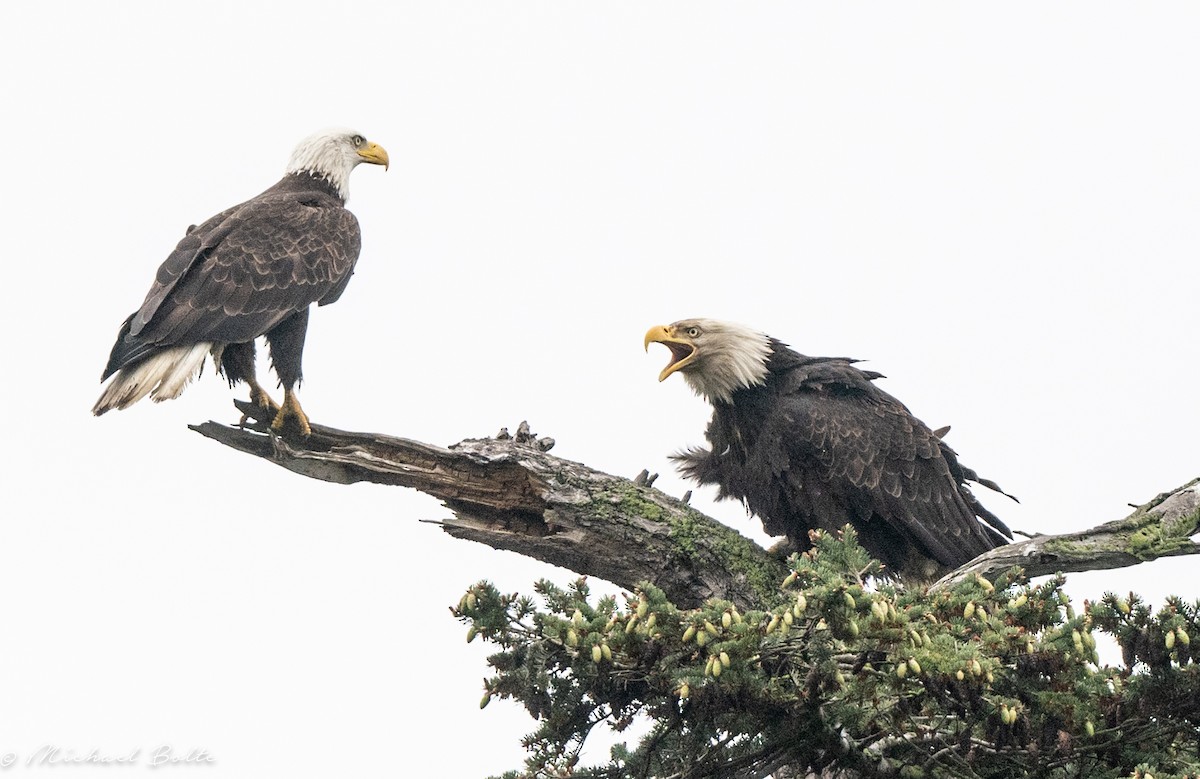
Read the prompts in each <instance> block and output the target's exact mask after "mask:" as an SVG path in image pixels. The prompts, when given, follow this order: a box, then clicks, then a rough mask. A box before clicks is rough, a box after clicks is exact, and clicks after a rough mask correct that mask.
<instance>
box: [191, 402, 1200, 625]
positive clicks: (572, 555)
mask: <svg viewBox="0 0 1200 779" xmlns="http://www.w3.org/2000/svg"><path fill="white" fill-rule="evenodd" d="M237 405H238V408H239V409H240V410H241V411H242V412H243V413H244V414H246V416H247V421H246V422H245V424H243V425H242V426H236V427H235V426H229V425H222V424H219V423H217V422H205V423H204V424H201V425H193V426H192V429H193V430H195V431H197V432H199V433H201V434H202V435H204V436H207V437H208V438H211V439H213V440H215V441H218V442H220V443H222V444H225V445H226V446H230V447H232V448H234V449H237V450H239V451H242V452H246V453H248V454H253V455H255V456H258V457H262V458H264V459H267V460H269V461H271V462H273V463H275V464H277V465H279V466H281V467H284V468H287V469H288V470H291V471H294V472H296V473H299V474H301V475H303V476H307V477H309V478H314V479H320V480H323V481H329V482H335V483H338V484H350V483H353V482H358V481H370V482H375V483H378V484H390V485H397V486H403V487H411V488H413V489H416V490H420V491H421V492H424V493H427V494H429V495H432V496H433V497H435V498H438V499H439V500H441V501H443V503H444V504H445V505H446V507H447V508H448V509H449V510H450V512H451V513H452V516H451V517H450V518H448V519H445V520H443V521H442V522H441V527H442V529H443V530H444V531H445V532H447V533H449V534H450V535H452V536H454V537H455V538H464V539H469V540H472V541H478V542H480V543H483V544H487V545H488V546H491V547H494V548H496V549H507V550H510V551H513V552H517V553H519V554H522V555H525V556H527V557H531V558H534V559H537V560H542V561H545V562H548V563H552V564H554V565H559V566H562V567H564V568H568V569H570V570H572V571H576V572H578V573H581V574H586V575H591V576H597V577H599V578H602V579H605V580H607V581H610V582H612V583H614V584H616V585H618V586H620V587H623V588H626V589H628V590H630V591H632V590H634V589H636V587H637V586H638V585H639V584H640V583H641V582H643V581H648V582H651V583H653V584H654V585H656V586H657V587H659V588H661V589H662V590H663V591H664V592H665V593H666V594H667V596H668V597H669V598H670V599H671V601H672V602H674V603H675V604H676V605H678V606H679V607H681V608H692V607H695V606H698V605H700V604H701V603H703V602H704V601H705V600H708V599H710V598H719V599H724V600H729V601H732V602H733V603H735V604H737V605H738V607H739V608H741V609H743V610H745V609H750V608H761V607H762V605H763V604H765V603H768V602H770V601H771V600H772V596H773V595H774V594H775V593H776V592H777V591H778V588H779V586H780V583H781V582H782V581H783V579H784V577H785V576H786V575H787V573H788V569H787V567H786V566H785V564H784V561H783V560H782V559H780V557H779V556H778V555H775V554H772V553H771V552H769V551H768V550H766V549H763V548H762V547H761V546H759V545H757V544H755V543H754V542H752V541H750V540H749V539H747V538H745V537H744V536H742V535H740V534H738V533H737V532H735V531H734V530H732V529H730V528H728V527H726V526H725V525H723V524H721V523H720V522H717V521H716V520H714V519H712V518H711V517H708V516H706V515H704V514H702V513H701V512H699V511H696V510H695V509H693V508H692V507H690V506H688V505H687V503H686V500H679V499H676V498H673V497H671V496H668V495H666V494H664V493H662V492H660V491H659V490H656V489H654V487H653V481H654V477H652V476H649V475H647V474H646V473H645V472H643V473H642V474H641V475H640V476H639V477H637V478H634V479H627V478H624V477H621V476H613V475H611V474H606V473H601V472H600V471H596V470H594V469H592V468H589V467H587V466H586V465H583V464H582V463H577V462H572V461H570V460H564V459H561V458H558V457H555V456H553V455H550V454H548V451H549V449H550V448H551V447H552V446H553V443H554V442H553V440H552V439H549V438H538V437H537V436H535V435H533V434H532V433H530V432H529V430H528V426H527V425H525V423H522V424H521V427H520V429H518V431H517V434H516V435H515V436H512V435H509V434H508V433H507V431H502V432H501V434H500V435H499V436H497V437H495V438H483V439H467V440H464V441H462V442H460V443H458V444H454V445H453V446H450V447H448V448H444V447H440V446H435V445H432V444H425V443H421V442H418V441H412V440H410V439H407V438H397V437H393V436H387V435H381V434H377V433H351V432H347V431H344V430H336V429H334V428H330V427H324V426H321V425H313V428H312V435H311V436H309V437H308V438H306V439H284V438H280V437H277V436H274V435H272V434H271V433H270V431H269V429H268V426H267V425H268V423H269V422H264V421H262V420H258V419H257V418H256V417H255V415H256V414H257V413H260V412H259V409H257V408H256V407H255V406H252V405H250V404H248V403H243V402H238V403H237ZM1198 532H1200V479H1196V480H1193V481H1191V482H1189V483H1188V484H1185V485H1183V486H1182V487H1179V488H1177V489H1175V490H1171V491H1170V492H1166V493H1163V494H1162V495H1159V496H1158V497H1156V498H1155V499H1153V500H1151V501H1149V502H1148V503H1146V504H1145V505H1143V506H1140V507H1138V508H1137V510H1135V511H1134V512H1133V513H1132V514H1130V515H1129V516H1128V517H1126V518H1125V519H1122V520H1117V521H1115V522H1109V523H1106V524H1103V525H1100V526H1098V527H1095V528H1091V529H1089V530H1084V531H1080V532H1077V533H1068V534H1064V535H1057V536H1036V537H1034V538H1031V539H1029V540H1027V541H1022V542H1019V543H1015V544H1010V545H1008V546H1004V547H1000V548H998V549H994V550H992V551H991V552H989V553H987V554H985V555H982V556H980V557H979V558H977V559H976V560H974V561H972V562H971V563H968V564H967V565H966V566H963V567H962V568H960V569H958V570H957V571H954V572H952V573H950V574H948V575H947V576H946V577H944V578H943V579H942V580H940V581H939V582H937V583H936V584H935V585H934V587H935V588H936V587H945V586H948V585H949V584H951V583H953V582H955V581H959V580H961V579H963V578H965V577H968V576H973V575H975V574H976V573H978V574H980V575H982V576H984V577H987V578H990V579H995V578H996V577H998V576H999V575H1000V574H1001V573H1003V572H1004V571H1006V570H1008V569H1009V568H1011V567H1012V566H1014V565H1015V566H1021V567H1022V568H1024V569H1025V572H1026V574H1027V575H1029V576H1031V577H1032V576H1039V575H1044V574H1053V573H1058V572H1062V573H1070V572H1073V571H1090V570H1099V569H1108V568H1120V567H1124V566H1129V565H1136V564H1138V563H1141V562H1145V561H1148V560H1154V559H1156V558H1158V557H1167V556H1175V555H1185V554H1196V553H1200V543H1197V542H1196V541H1193V540H1192V539H1191V536H1193V535H1196V534H1197V533H1198Z"/></svg>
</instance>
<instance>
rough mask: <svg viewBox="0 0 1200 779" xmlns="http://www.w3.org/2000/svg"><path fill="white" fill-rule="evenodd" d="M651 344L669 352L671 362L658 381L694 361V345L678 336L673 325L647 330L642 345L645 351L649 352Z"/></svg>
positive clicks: (659, 375)
mask: <svg viewBox="0 0 1200 779" xmlns="http://www.w3.org/2000/svg"><path fill="white" fill-rule="evenodd" d="M652 343H659V344H662V345H663V346H666V347H667V348H668V349H670V350H671V361H670V362H669V363H667V367H665V368H663V369H662V373H660V374H658V380H659V381H662V380H663V379H665V378H667V377H668V376H670V375H671V374H672V373H674V372H675V371H677V370H680V369H681V368H684V367H685V366H687V365H689V364H690V363H691V362H692V361H693V360H694V359H696V345H695V344H693V343H692V342H691V341H689V340H688V339H687V337H686V336H683V335H680V334H679V332H678V331H677V329H676V327H675V326H674V325H655V326H654V327H652V328H650V329H649V330H647V331H646V341H645V344H644V346H645V347H646V351H650V344H652Z"/></svg>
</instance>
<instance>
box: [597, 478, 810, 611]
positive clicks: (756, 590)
mask: <svg viewBox="0 0 1200 779" xmlns="http://www.w3.org/2000/svg"><path fill="white" fill-rule="evenodd" d="M664 504H666V505H664ZM590 510H591V512H592V513H594V515H595V516H597V517H599V518H601V519H602V520H604V521H606V522H613V521H628V520H627V519H623V518H628V517H640V518H642V519H644V520H646V521H647V522H649V523H654V524H660V525H662V526H664V527H665V528H666V530H667V534H668V536H669V538H670V546H669V551H668V554H670V555H671V557H672V558H673V559H672V562H671V565H672V566H673V567H675V568H689V569H693V570H704V569H706V568H711V569H716V570H722V571H726V572H728V573H729V574H731V576H732V577H733V578H735V579H737V580H738V581H739V582H740V584H741V587H740V589H742V590H745V592H746V594H747V595H748V596H749V598H750V599H752V600H753V601H756V602H762V603H766V602H769V601H770V599H771V598H772V597H773V596H775V595H776V594H777V593H778V589H779V581H780V579H782V577H783V576H786V575H787V572H788V569H787V566H786V565H785V563H784V561H783V560H782V559H780V558H779V557H777V556H775V555H772V554H770V553H767V552H765V551H764V550H763V548H762V547H760V546H759V545H758V544H756V543H754V542H753V541H751V540H750V539H749V538H746V537H745V536H743V535H742V534H740V533H738V532H737V531H736V530H734V529H732V528H730V527H727V526H725V525H722V524H721V523H719V522H716V521H715V520H713V519H712V518H710V517H708V516H707V515H705V514H703V513H701V512H699V511H696V510H695V509H693V508H691V507H690V506H688V505H687V504H685V503H683V502H682V501H679V500H676V499H674V498H671V497H669V496H667V495H664V494H663V493H661V492H659V491H658V490H653V489H651V488H649V487H643V486H640V485H637V484H634V483H633V482H627V481H616V480H614V481H612V482H611V483H609V484H608V485H607V486H606V488H605V489H604V490H602V491H599V492H597V493H595V494H594V495H593V496H592V502H591V506H590Z"/></svg>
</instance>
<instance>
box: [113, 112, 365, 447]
mask: <svg viewBox="0 0 1200 779" xmlns="http://www.w3.org/2000/svg"><path fill="white" fill-rule="evenodd" d="M361 162H369V163H372V164H374V165H383V166H384V167H385V168H386V167H387V165H388V156H387V152H386V151H384V150H383V148H382V147H381V146H379V145H378V144H375V143H371V142H369V141H368V140H367V139H366V138H364V137H363V136H362V135H360V134H359V133H356V132H354V131H352V130H340V129H339V130H326V131H324V132H319V133H316V134H315V135H312V136H309V137H308V138H306V139H304V140H303V141H301V142H300V144H299V145H298V146H297V147H296V150H295V151H294V152H292V157H291V160H289V162H288V165H287V170H286V173H285V174H284V176H283V178H282V179H280V181H279V182H278V183H277V184H275V185H274V186H273V187H271V188H270V189H268V190H267V191H265V192H263V193H262V194H260V195H258V196H256V197H253V198H251V199H250V200H247V201H246V202H245V203H242V204H240V205H236V206H234V207H233V208H230V209H227V210H225V211H222V212H221V213H219V214H217V215H216V216H214V217H212V218H211V219H209V220H208V221H206V222H204V223H203V224H201V225H198V226H194V227H191V228H189V229H188V231H187V234H186V235H185V236H184V237H183V240H181V241H180V242H179V244H178V245H177V246H176V247H175V251H174V252H172V253H171V255H170V256H169V257H167V259H166V261H165V262H163V264H162V265H160V266H159V268H158V275H157V276H156V278H155V280H154V284H153V286H151V287H150V292H149V293H148V294H147V295H146V300H145V302H143V303H142V307H141V308H139V309H138V310H137V311H135V312H133V313H132V314H130V315H129V318H128V319H126V320H125V322H124V324H122V325H121V330H120V333H119V334H118V335H117V342H116V343H115V344H114V345H113V348H112V354H111V355H110V356H109V358H108V365H106V366H105V368H104V375H103V376H102V377H101V379H100V380H101V381H105V380H106V379H108V378H109V377H110V376H112V375H113V374H114V373H115V374H116V377H115V378H114V379H113V380H112V383H111V384H109V385H108V387H107V388H105V390H104V392H103V394H101V396H100V399H99V400H97V401H96V405H95V406H94V407H93V408H92V413H94V414H95V415H97V416H99V415H101V414H103V413H104V412H106V411H109V410H111V409H114V408H118V409H123V408H127V407H128V406H130V405H132V404H133V403H136V402H137V401H139V400H141V399H142V398H144V397H146V395H149V396H150V397H151V398H153V399H154V400H155V401H162V400H168V399H171V398H177V397H179V394H180V393H181V392H183V388H184V387H185V386H187V384H188V382H190V381H191V380H192V379H193V378H194V377H195V376H197V375H198V374H199V372H200V370H201V368H203V366H204V358H205V357H206V356H208V355H210V354H211V355H212V358H213V364H214V365H215V366H216V368H217V371H218V373H221V374H223V375H224V376H225V378H226V379H228V381H229V385H230V386H231V387H232V386H233V385H235V384H237V383H238V382H241V381H244V382H246V383H247V384H248V385H249V387H250V400H251V401H253V402H254V403H255V404H256V405H258V406H260V407H263V408H266V409H268V410H270V411H271V413H273V414H274V419H273V422H272V424H271V427H272V428H273V429H274V430H275V431H277V432H278V431H281V430H283V429H284V426H285V424H286V423H288V420H291V421H292V423H293V424H294V425H295V427H296V429H297V430H298V432H299V433H300V434H301V435H308V434H309V432H310V428H309V424H308V417H307V416H306V415H305V414H304V411H303V409H301V408H300V402H299V401H298V400H297V399H296V394H295V386H296V383H297V382H299V381H300V378H301V369H300V362H301V356H302V354H303V352H304V336H305V333H306V331H307V329H308V309H309V306H311V305H312V304H313V303H317V304H318V305H322V306H323V305H326V304H329V303H332V302H334V301H335V300H337V299H338V298H339V297H340V296H341V294H342V291H343V290H345V288H346V284H347V283H348V282H349V281H350V275H351V274H352V273H353V272H354V263H355V262H356V261H357V260H358V252H359V248H360V246H361V239H360V235H359V230H358V220H357V219H355V218H354V214H352V213H350V212H349V211H347V210H346V208H345V203H346V198H347V196H348V190H349V183H350V172H351V171H352V170H354V168H355V166H357V165H358V164H359V163H361ZM260 335H261V336H266V339H267V343H268V344H269V345H270V349H271V363H272V365H273V366H274V368H275V373H276V374H277V375H278V377H279V383H280V385H281V386H282V387H283V405H282V406H280V405H279V404H277V403H276V402H275V401H274V400H272V399H271V397H270V396H269V395H268V394H267V393H266V391H265V390H264V389H263V388H262V387H261V386H260V385H259V383H258V380H257V379H256V378H255V372H254V339H255V338H257V337H258V336H260Z"/></svg>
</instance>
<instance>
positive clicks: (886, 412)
mask: <svg viewBox="0 0 1200 779" xmlns="http://www.w3.org/2000/svg"><path fill="white" fill-rule="evenodd" d="M877 376H878V374H872V373H867V372H864V371H860V370H858V369H857V368H854V367H853V366H851V365H849V364H845V363H842V364H838V363H825V364H822V365H819V366H813V367H812V368H811V369H809V370H803V371H802V372H801V374H800V375H799V376H796V377H794V378H793V384H792V386H791V387H790V388H789V389H788V390H787V391H785V392H783V393H781V395H780V396H778V399H777V402H778V404H779V405H778V408H777V409H776V412H775V413H773V414H771V415H770V419H771V420H772V421H771V423H769V426H768V428H769V429H767V430H764V431H763V432H764V436H763V441H762V446H763V448H764V449H765V451H768V452H769V451H775V452H777V455H776V457H777V458H778V457H779V456H780V455H782V456H783V458H785V459H786V463H775V464H774V467H775V468H777V469H778V470H777V471H776V473H777V474H778V476H777V478H783V479H785V480H787V482H788V483H789V484H790V487H791V489H790V491H789V498H791V499H792V500H794V502H795V503H796V504H797V505H794V506H791V507H789V508H790V509H791V511H789V512H787V513H788V514H791V515H792V516H795V515H796V514H799V515H804V514H808V515H809V516H810V517H813V518H817V517H829V518H836V517H845V518H846V519H849V520H852V521H855V524H859V525H860V526H861V525H862V524H865V523H871V524H872V526H873V527H874V529H876V530H880V531H884V530H885V529H884V528H879V523H880V522H882V523H884V524H885V525H886V526H888V529H890V530H891V531H892V532H881V533H878V534H876V537H877V538H879V539H881V541H882V543H884V544H888V543H891V544H902V543H904V541H905V540H906V539H910V540H911V541H912V542H915V543H916V545H917V546H918V548H919V551H921V552H922V553H923V554H924V555H926V556H928V557H931V558H933V559H934V560H937V561H938V562H939V563H941V564H942V565H944V566H949V567H955V566H958V565H962V564H963V563H965V562H967V561H969V560H971V559H973V558H975V557H977V556H978V555H980V554H983V553H984V552H986V551H988V550H989V549H991V548H993V547H995V546H997V545H998V544H999V543H1003V541H1004V539H1003V537H1002V536H1001V534H1000V533H998V532H996V531H994V530H991V529H989V528H987V527H986V526H985V525H984V524H982V523H981V521H980V517H979V516H977V511H976V508H977V507H978V504H977V502H976V501H974V499H973V497H971V496H970V493H969V491H967V488H966V486H965V484H964V481H965V479H966V478H967V476H966V475H965V474H964V470H963V469H962V467H961V466H960V465H959V464H958V461H957V458H956V457H955V455H954V452H953V450H951V449H950V448H949V447H948V446H946V445H945V444H943V443H942V441H941V440H940V439H939V438H938V437H937V436H936V435H935V434H934V432H933V431H932V430H930V429H929V428H928V427H927V426H926V425H925V424H923V423H922V422H921V421H920V420H919V419H917V418H916V417H914V416H913V415H912V414H911V413H910V412H909V410H908V409H907V408H906V407H905V406H904V405H903V404H902V403H900V401H898V400H896V399H895V398H893V397H892V396H891V395H889V394H887V393H886V392H884V391H882V390H880V389H879V388H878V387H876V386H874V384H872V383H871V379H873V378H875V377H877ZM971 475H973V473H972V474H971ZM781 508H782V507H781ZM847 514H849V516H846V515H847ZM988 517H989V518H990V515H988ZM1001 527H1002V526H1001ZM1005 530H1007V529H1006V528H1005ZM893 551H894V552H896V553H902V552H903V550H900V549H896V550H893Z"/></svg>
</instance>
